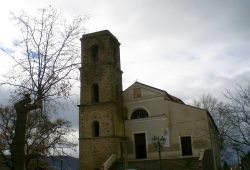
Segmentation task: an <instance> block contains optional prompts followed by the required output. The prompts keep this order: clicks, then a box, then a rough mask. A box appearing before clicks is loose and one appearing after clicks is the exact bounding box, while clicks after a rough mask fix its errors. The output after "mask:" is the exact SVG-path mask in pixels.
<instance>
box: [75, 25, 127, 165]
mask: <svg viewBox="0 0 250 170" xmlns="http://www.w3.org/2000/svg"><path fill="white" fill-rule="evenodd" d="M119 46H120V43H119V42H118V40H117V39H116V37H115V36H114V35H112V34H111V33H110V32H109V31H107V30H104V31H100V32H95V33H90V34H86V35H83V36H82V38H81V62H82V67H81V68H80V76H81V93H80V95H81V96H80V105H79V110H80V111H79V128H80V130H79V143H80V169H81V170H100V169H102V167H103V164H104V163H105V162H106V161H107V160H108V159H109V158H110V157H111V155H112V156H113V157H114V155H115V156H116V159H120V158H121V155H122V151H123V149H122V148H123V144H122V143H123V139H124V121H123V116H122V71H121V66H120V52H119Z"/></svg>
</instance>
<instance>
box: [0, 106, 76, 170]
mask: <svg viewBox="0 0 250 170" xmlns="http://www.w3.org/2000/svg"><path fill="white" fill-rule="evenodd" d="M15 122H16V113H15V110H14V109H13V108H12V107H10V106H1V107H0V138H1V140H0V141H1V142H0V156H1V157H2V158H3V159H4V162H5V164H6V166H8V167H9V168H11V169H13V159H14V158H13V154H11V153H12V152H13V147H12V141H13V139H14V129H15ZM72 132H74V129H73V128H71V123H70V122H69V121H67V120H64V119H56V120H54V121H51V120H50V119H48V117H45V116H43V114H41V113H39V112H35V111H33V112H29V113H28V116H27V123H26V132H25V157H24V160H25V165H26V169H30V167H31V163H32V161H33V162H36V161H34V160H35V159H36V158H37V156H38V154H39V155H52V154H55V153H57V152H59V151H61V148H68V149H74V148H75V146H76V144H75V143H74V142H72V141H70V140H69V139H68V138H67V136H68V135H69V134H71V133H72Z"/></svg>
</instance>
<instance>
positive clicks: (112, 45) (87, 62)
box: [79, 30, 220, 170]
mask: <svg viewBox="0 0 250 170" xmlns="http://www.w3.org/2000/svg"><path fill="white" fill-rule="evenodd" d="M119 46H120V43H119V41H118V40H117V39H116V37H115V36H114V35H112V34H111V33H110V32H109V31H107V30H105V31H100V32H96V33H90V34H86V35H83V37H82V38H81V61H82V66H81V68H80V76H81V92H80V93H81V94H80V105H79V145H80V155H79V159H80V169H81V170H101V169H109V168H110V169H119V168H118V167H119V166H118V164H120V165H121V166H122V167H123V169H125V168H133V169H137V168H138V169H147V166H145V165H146V164H147V163H148V165H149V164H150V166H151V167H152V166H153V167H154V164H155V162H154V161H156V160H159V159H161V161H162V165H160V166H162V167H160V168H161V169H167V168H168V167H166V166H175V165H174V164H173V163H171V162H173V161H175V160H177V161H178V165H176V166H177V167H176V168H177V169H178V168H179V169H180V168H181V167H178V166H181V165H183V166H185V167H186V162H190V161H189V160H190V159H192V160H194V163H193V164H197V166H196V167H197V168H200V169H204V170H205V169H214V170H216V169H218V168H219V166H220V159H219V157H220V156H219V143H218V130H217V127H216V125H215V123H214V121H213V119H212V117H211V116H210V114H209V113H208V112H207V111H206V110H203V109H200V108H196V107H193V106H189V105H186V104H185V103H184V102H183V101H182V100H181V99H179V98H177V97H174V96H172V95H170V94H168V93H167V92H166V91H164V90H161V89H157V88H155V87H151V86H149V85H146V84H143V83H140V82H135V83H134V84H132V85H131V86H130V87H128V88H127V89H125V90H124V91H122V71H121V66H120V52H119ZM117 162H118V163H117ZM135 163H136V164H135ZM142 164H143V165H144V168H141V167H140V166H141V165H142ZM151 164H152V165H151ZM157 166H158V163H157ZM116 167H117V168H116ZM172 168H173V169H174V167H172ZM186 168H187V169H188V167H186ZM151 169H152V168H151Z"/></svg>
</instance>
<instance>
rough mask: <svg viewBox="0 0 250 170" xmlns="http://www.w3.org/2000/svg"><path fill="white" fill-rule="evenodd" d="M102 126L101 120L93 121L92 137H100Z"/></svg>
mask: <svg viewBox="0 0 250 170" xmlns="http://www.w3.org/2000/svg"><path fill="white" fill-rule="evenodd" d="M99 132H100V127H99V122H98V121H94V122H92V137H99Z"/></svg>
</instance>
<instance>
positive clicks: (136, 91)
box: [133, 88, 141, 99]
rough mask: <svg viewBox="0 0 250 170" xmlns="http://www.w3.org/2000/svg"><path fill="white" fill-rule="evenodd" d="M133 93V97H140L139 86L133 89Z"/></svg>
mask: <svg viewBox="0 0 250 170" xmlns="http://www.w3.org/2000/svg"><path fill="white" fill-rule="evenodd" d="M133 95H134V99H135V98H139V97H141V89H140V88H136V89H134V94H133Z"/></svg>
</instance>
